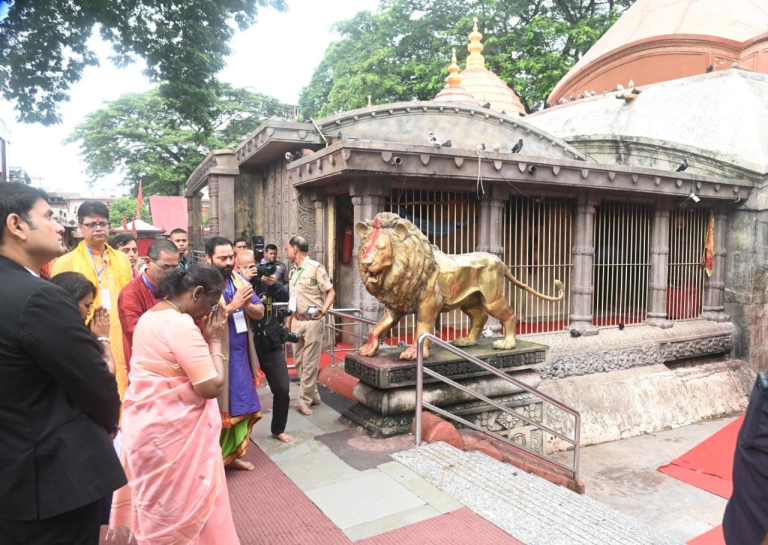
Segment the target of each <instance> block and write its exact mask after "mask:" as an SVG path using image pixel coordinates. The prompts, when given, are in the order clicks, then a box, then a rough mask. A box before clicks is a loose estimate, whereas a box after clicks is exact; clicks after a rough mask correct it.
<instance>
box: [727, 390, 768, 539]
mask: <svg viewBox="0 0 768 545" xmlns="http://www.w3.org/2000/svg"><path fill="white" fill-rule="evenodd" d="M758 381H759V379H758ZM766 532H768V391H761V388H760V387H759V386H758V384H755V387H754V388H753V389H752V396H751V397H750V398H749V406H748V407H747V414H746V416H745V417H744V423H743V424H742V426H741V430H740V431H739V438H738V440H737V442H736V455H735V456H734V460H733V494H731V499H730V501H729V502H728V506H727V507H726V508H725V516H724V517H723V535H724V536H725V542H726V543H727V544H728V545H760V543H762V542H763V539H764V538H765V536H766Z"/></svg>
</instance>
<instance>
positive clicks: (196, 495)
mask: <svg viewBox="0 0 768 545" xmlns="http://www.w3.org/2000/svg"><path fill="white" fill-rule="evenodd" d="M222 289H223V283H222V280H221V275H220V274H219V273H218V271H217V270H216V269H213V268H211V267H206V266H199V267H193V268H190V269H189V270H184V269H177V270H175V271H171V272H168V273H166V274H165V275H164V276H163V279H162V280H161V281H160V283H159V285H158V286H157V288H156V290H155V293H156V295H157V296H158V297H159V298H163V301H161V302H160V303H158V304H157V305H156V306H155V307H154V308H152V309H151V310H150V311H149V312H147V313H146V314H144V315H143V316H142V317H141V318H140V319H139V322H138V324H137V325H136V330H135V332H134V336H133V356H132V358H131V368H130V369H131V370H130V386H129V387H128V390H127V391H126V395H125V399H124V400H123V425H122V431H123V447H122V453H121V460H122V462H123V467H124V468H125V472H126V475H127V476H128V485H127V486H125V487H123V488H121V489H120V490H118V491H117V492H116V493H115V496H114V499H113V504H112V516H111V520H110V530H116V529H117V528H119V527H121V526H128V527H129V528H130V529H131V533H132V536H133V537H135V539H136V541H137V542H138V543H139V544H140V545H143V544H147V545H164V544H174V545H177V544H178V545H181V544H194V545H204V544H214V543H215V544H219V543H222V544H223V543H226V544H227V545H230V544H238V543H239V540H238V538H237V533H236V532H235V527H234V523H233V522H232V513H231V510H230V505H229V494H228V492H227V481H226V479H225V477H224V463H223V461H222V456H221V447H220V446H219V433H220V431H221V416H220V414H219V407H218V403H217V401H216V397H217V396H218V395H219V393H220V392H221V389H222V387H223V369H222V365H223V364H222V356H221V336H222V334H223V333H224V331H225V328H226V317H225V314H224V310H223V309H222V308H221V307H219V306H218V301H219V297H220V296H221V292H222ZM195 320H199V321H200V327H199V328H198V326H197V325H195Z"/></svg>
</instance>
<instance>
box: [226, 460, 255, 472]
mask: <svg viewBox="0 0 768 545" xmlns="http://www.w3.org/2000/svg"><path fill="white" fill-rule="evenodd" d="M229 468H230V469H239V470H240V471H253V470H254V469H255V467H254V465H253V464H252V463H251V462H246V461H245V460H240V459H237V460H235V461H234V462H232V463H231V464H229Z"/></svg>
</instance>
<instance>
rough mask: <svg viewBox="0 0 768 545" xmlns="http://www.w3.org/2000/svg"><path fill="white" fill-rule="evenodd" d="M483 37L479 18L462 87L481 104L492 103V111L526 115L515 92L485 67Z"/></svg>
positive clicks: (463, 75) (470, 36)
mask: <svg viewBox="0 0 768 545" xmlns="http://www.w3.org/2000/svg"><path fill="white" fill-rule="evenodd" d="M482 39H483V35H482V34H480V32H478V30H477V17H475V26H474V28H473V30H472V32H471V33H470V35H469V46H467V49H468V50H469V56H468V57H467V67H466V69H464V71H463V72H461V74H460V76H461V86H462V87H463V88H464V89H466V90H467V91H469V93H470V94H471V95H472V96H473V97H474V99H475V101H477V102H478V103H479V104H481V105H482V104H485V103H487V102H490V103H491V110H494V111H496V112H505V113H507V114H509V115H517V114H521V113H522V114H524V113H525V108H524V107H523V105H522V103H521V102H520V99H519V98H517V95H516V94H515V92H514V91H513V90H512V89H510V88H509V86H508V85H507V84H506V83H504V80H502V79H501V78H500V77H499V76H497V75H496V74H494V73H493V72H491V71H490V70H488V69H487V68H486V67H485V58H483V55H482V53H481V52H482V50H483V44H482V43H481V41H480V40H482Z"/></svg>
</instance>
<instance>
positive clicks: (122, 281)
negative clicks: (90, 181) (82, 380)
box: [51, 201, 133, 399]
mask: <svg viewBox="0 0 768 545" xmlns="http://www.w3.org/2000/svg"><path fill="white" fill-rule="evenodd" d="M77 221H78V222H79V223H80V232H81V233H82V234H83V241H82V242H81V243H80V244H79V245H78V246H77V248H75V249H74V250H73V251H71V252H69V253H68V254H66V255H64V256H62V257H61V258H59V259H57V260H56V262H55V263H54V264H53V267H52V269H51V276H56V275H57V274H59V273H63V272H65V271H75V272H79V273H81V274H84V275H85V276H86V278H88V279H89V280H90V281H91V283H92V284H93V285H94V286H96V297H95V298H94V300H93V307H92V310H91V316H89V321H90V319H91V318H92V316H93V311H95V310H96V309H97V308H99V307H104V308H105V309H107V310H108V311H109V345H110V348H111V349H112V356H113V357H114V359H115V378H116V379H117V391H118V392H120V399H122V398H123V395H125V390H126V388H128V369H127V367H126V363H127V362H126V361H125V355H124V353H123V332H122V329H121V327H120V317H119V316H118V313H117V300H118V297H119V296H120V292H121V291H122V290H123V288H124V287H125V286H127V285H128V284H130V283H131V281H132V280H133V267H131V262H130V261H129V260H128V257H127V256H126V255H125V254H124V253H122V252H120V251H118V250H115V249H113V248H111V247H110V246H109V244H107V238H108V237H109V209H107V205H106V204H104V203H103V202H99V201H85V202H84V203H83V204H82V205H80V207H79V208H78V209H77Z"/></svg>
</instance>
